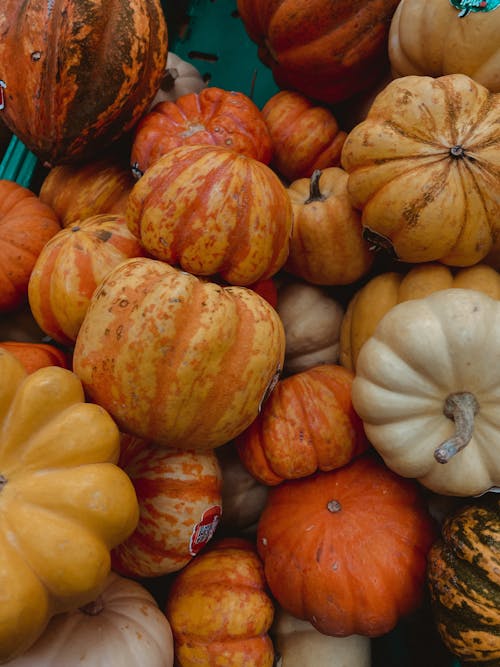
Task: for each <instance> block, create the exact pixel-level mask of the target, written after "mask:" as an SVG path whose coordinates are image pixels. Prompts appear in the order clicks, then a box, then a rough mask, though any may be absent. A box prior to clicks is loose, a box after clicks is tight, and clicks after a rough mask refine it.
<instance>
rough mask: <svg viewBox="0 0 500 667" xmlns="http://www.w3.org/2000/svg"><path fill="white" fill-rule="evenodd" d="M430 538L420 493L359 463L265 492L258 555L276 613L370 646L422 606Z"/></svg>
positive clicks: (373, 462) (370, 463)
mask: <svg viewBox="0 0 500 667" xmlns="http://www.w3.org/2000/svg"><path fill="white" fill-rule="evenodd" d="M435 530H436V529H435V524H434V521H433V519H432V518H431V517H430V515H429V513H428V511H427V507H426V505H425V501H424V500H423V496H422V494H421V489H420V487H419V485H418V484H416V483H415V482H413V481H411V480H405V479H403V478H402V477H400V476H398V475H396V474H394V473H393V472H391V471H390V470H389V469H388V468H387V467H386V466H384V465H383V463H381V462H380V461H379V460H378V459H377V458H375V457H374V456H373V455H371V454H364V455H363V456H361V457H359V458H357V459H355V460H354V461H352V462H351V463H349V464H347V465H345V466H343V467H341V468H338V469H337V470H331V471H329V472H316V473H314V474H313V475H309V476H308V477H303V478H302V479H294V480H285V481H284V482H282V483H281V484H279V485H277V486H275V487H273V488H271V489H269V494H268V498H267V503H266V507H265V508H264V511H263V512H262V514H261V517H260V520H259V524H258V528H257V550H258V553H259V555H260V557H261V559H262V561H263V563H264V572H265V576H266V580H267V583H268V585H269V588H270V590H271V593H272V594H273V596H274V597H275V598H276V599H277V601H278V603H279V604H280V605H281V607H283V609H285V610H286V611H288V612H289V613H291V614H292V615H293V616H295V617H297V618H299V619H302V620H307V621H309V622H310V623H311V624H312V625H313V626H314V627H315V628H316V629H317V630H319V631H320V632H323V633H324V634H326V635H332V636H335V637H346V636H348V635H352V634H360V635H363V636H367V637H377V636H380V635H383V634H386V633H387V632H389V631H390V630H391V629H393V628H394V627H395V625H396V623H397V622H398V620H399V619H400V618H401V616H404V615H405V614H407V613H409V612H410V611H413V610H415V609H416V608H417V607H418V605H419V604H420V603H421V600H422V595H423V592H424V585H425V573H426V557H427V552H428V550H429V548H430V546H431V544H432V543H433V541H434V539H435Z"/></svg>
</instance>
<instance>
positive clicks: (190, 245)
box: [126, 146, 292, 285]
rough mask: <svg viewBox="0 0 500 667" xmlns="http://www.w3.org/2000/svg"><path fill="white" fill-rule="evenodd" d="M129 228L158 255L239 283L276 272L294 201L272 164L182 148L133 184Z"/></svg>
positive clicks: (284, 250)
mask: <svg viewBox="0 0 500 667" xmlns="http://www.w3.org/2000/svg"><path fill="white" fill-rule="evenodd" d="M126 217H127V224H128V226H129V229H130V231H131V232H132V233H133V234H134V235H135V236H136V237H137V238H138V239H139V240H140V242H141V244H142V245H143V246H144V248H145V249H146V250H147V251H148V253H149V254H150V255H152V256H153V257H154V258H156V259H161V260H163V261H164V262H168V263H169V264H171V265H173V266H179V267H180V268H181V269H183V270H184V271H188V272H189V273H193V274H194V275H197V276H212V275H216V274H218V275H219V276H220V277H221V278H222V279H223V280H226V281H227V282H228V283H230V284H232V285H251V284H252V283H254V282H256V281H258V280H262V279H264V278H269V277H271V276H273V275H274V274H275V273H277V271H278V270H279V269H281V268H282V266H283V264H284V263H285V260H286V258H287V255H288V247H289V237H290V232H291V228H292V206H291V203H290V201H289V199H288V195H287V192H286V189H285V186H284V185H283V184H282V183H281V181H280V179H279V178H278V176H277V175H276V174H275V173H274V172H273V171H272V170H271V169H270V168H269V167H268V166H267V165H265V164H263V163H262V162H259V161H258V160H255V159H253V158H250V157H247V156H245V155H240V154H238V153H236V152H235V151H232V150H229V149H227V148H222V147H221V146H179V147H177V148H173V149H172V150H171V151H169V152H168V153H167V154H166V155H163V156H162V157H161V158H159V160H158V161H157V162H155V164H153V165H152V166H151V167H150V168H149V169H148V170H147V171H146V173H145V174H144V176H142V178H140V179H139V181H138V182H137V183H136V184H135V185H134V187H133V189H132V192H131V193H130V195H129V199H128V205H127V214H126Z"/></svg>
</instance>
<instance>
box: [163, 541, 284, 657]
mask: <svg viewBox="0 0 500 667" xmlns="http://www.w3.org/2000/svg"><path fill="white" fill-rule="evenodd" d="M165 613H166V616H167V618H168V620H169V623H170V626H171V628H172V632H173V635H174V647H175V657H176V661H177V664H178V665H179V667H188V666H189V667H191V665H193V666H194V665H207V666H208V665H210V666H212V665H213V666H214V667H215V665H245V667H271V666H272V665H273V658H274V648H273V645H272V642H271V639H270V637H269V635H268V630H269V628H270V626H271V623H272V620H273V615H274V606H273V602H272V600H271V598H270V596H269V594H268V592H267V588H266V581H265V578H264V572H263V568H262V563H261V562H260V559H259V557H258V556H257V554H256V552H255V547H254V545H253V543H252V542H251V541H249V540H246V539H231V538H224V539H221V540H218V541H217V542H216V543H214V544H213V545H210V546H209V547H208V548H207V549H206V550H205V551H203V552H202V553H200V554H199V555H198V556H197V557H196V558H194V559H193V560H192V561H191V562H190V563H188V565H186V567H185V568H184V569H183V570H182V571H181V572H180V573H179V574H177V576H176V577H175V579H174V581H173V583H172V585H171V587H170V589H169V591H168V594H167V602H166V611H165Z"/></svg>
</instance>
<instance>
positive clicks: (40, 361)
mask: <svg viewBox="0 0 500 667" xmlns="http://www.w3.org/2000/svg"><path fill="white" fill-rule="evenodd" d="M0 348H2V349H3V350H7V352H10V353H11V354H13V355H14V356H15V357H17V359H19V361H20V362H21V363H22V365H23V366H24V368H25V369H26V371H27V372H28V373H33V372H34V371H36V370H38V369H39V368H43V367H44V366H60V367H61V368H69V366H70V363H69V355H67V354H66V353H65V352H64V351H63V350H61V349H60V348H58V347H56V346H55V345H50V344H49V343H32V342H27V341H16V340H4V341H0Z"/></svg>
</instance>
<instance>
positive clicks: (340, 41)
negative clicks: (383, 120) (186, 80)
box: [238, 0, 398, 104]
mask: <svg viewBox="0 0 500 667" xmlns="http://www.w3.org/2000/svg"><path fill="white" fill-rule="evenodd" d="M397 5H398V0H336V2H334V3H333V2H331V1H330V0H273V2H269V0H238V12H239V14H240V16H241V18H242V20H243V23H244V25H245V28H246V30H247V32H248V35H249V36H250V38H251V39H252V40H253V41H254V42H256V43H257V44H258V46H259V56H260V58H261V60H262V61H263V62H264V63H265V64H266V65H268V66H269V67H270V68H271V69H272V72H273V75H274V78H275V80H276V82H277V84H278V86H279V87H280V88H282V89H294V90H298V91H299V92H301V93H303V94H304V95H307V96H308V97H311V98H313V99H316V100H319V101H322V102H326V103H328V104H332V103H334V102H339V101H341V100H344V99H347V98H348V97H350V96H352V95H354V93H357V92H359V91H362V90H366V89H367V88H369V87H370V86H371V85H372V84H375V83H376V81H377V80H378V78H379V77H381V76H382V75H383V73H384V71H385V69H386V68H387V66H388V56H387V38H388V33H389V27H390V22H391V18H392V15H393V13H394V11H395V9H396V7H397Z"/></svg>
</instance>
